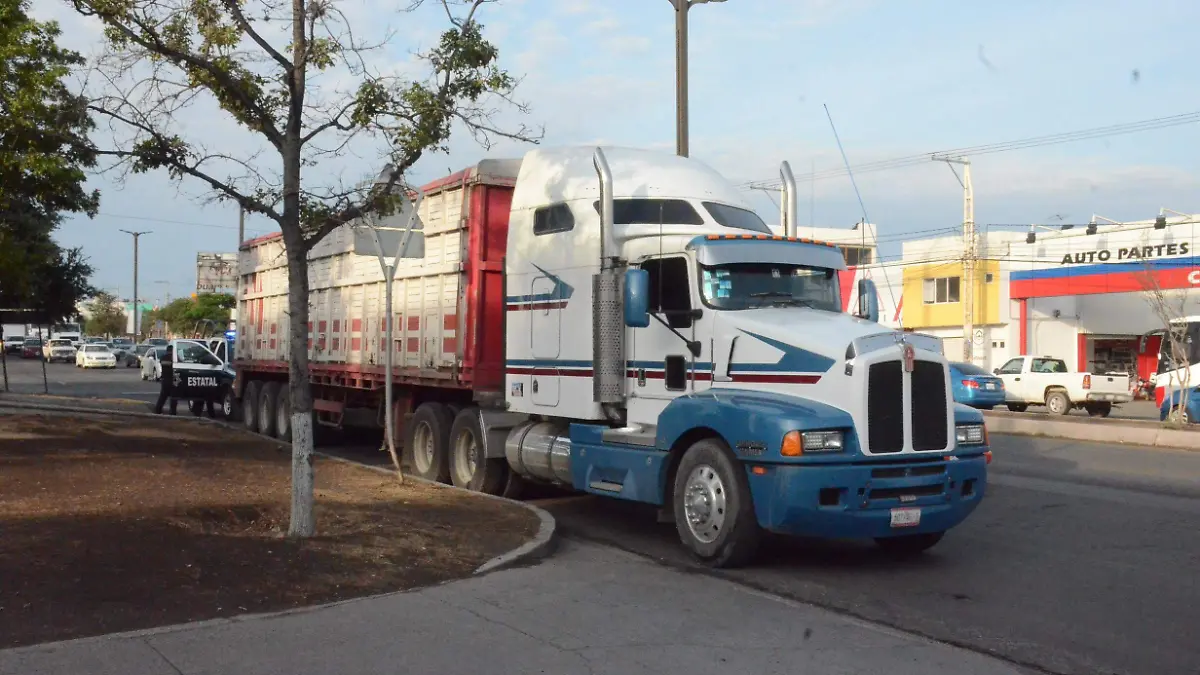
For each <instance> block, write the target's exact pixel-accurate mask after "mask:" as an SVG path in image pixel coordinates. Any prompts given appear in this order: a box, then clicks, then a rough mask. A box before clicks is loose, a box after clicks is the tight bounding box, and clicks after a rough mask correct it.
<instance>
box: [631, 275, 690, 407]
mask: <svg viewBox="0 0 1200 675" xmlns="http://www.w3.org/2000/svg"><path fill="white" fill-rule="evenodd" d="M641 267H642V269H644V270H646V271H647V273H648V274H649V277H650V279H649V281H650V313H651V314H652V315H654V316H653V317H652V318H651V319H650V325H649V326H646V327H645V328H632V329H630V330H629V333H628V337H629V339H628V344H627V349H626V353H627V356H626V358H627V360H628V367H627V371H626V375H627V376H628V381H629V392H630V401H629V418H630V420H631V421H633V422H638V423H642V424H654V423H656V422H657V419H658V415H659V413H660V412H662V410H663V408H665V407H666V405H667V403H669V402H670V401H671V400H672V399H674V398H675V397H677V396H679V395H681V394H685V393H688V392H689V391H693V390H694V389H695V386H696V381H697V379H701V378H705V377H707V376H708V372H709V370H710V369H708V368H705V367H704V366H703V364H697V361H698V359H697V358H696V357H693V356H692V354H691V352H689V351H688V346H687V343H686V341H685V339H686V340H695V339H696V325H695V323H696V319H695V317H694V316H693V310H694V308H695V300H694V299H693V298H694V294H693V284H692V279H693V277H694V275H693V274H691V272H690V270H691V266H690V264H689V262H688V259H687V258H686V257H685V256H680V255H670V256H664V257H662V258H651V259H649V260H646V261H644V262H643V263H642V265H641ZM655 317H657V318H655ZM660 319H661V320H660ZM664 322H665V323H666V324H667V325H666V326H664V325H663V323H664ZM672 329H673V330H672ZM676 333H678V335H677V334H676ZM680 336H682V338H681V337H680ZM706 351H707V349H705V350H704V351H702V352H701V357H700V358H703V357H704V355H705V353H706ZM709 360H711V359H709ZM698 366H699V367H698ZM707 387H708V385H707V384H704V385H702V388H707Z"/></svg>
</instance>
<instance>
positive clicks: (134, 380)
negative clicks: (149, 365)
mask: <svg viewBox="0 0 1200 675" xmlns="http://www.w3.org/2000/svg"><path fill="white" fill-rule="evenodd" d="M5 364H6V365H7V370H8V391H11V392H13V393H17V394H45V393H49V394H58V395H64V396H82V397H88V398H127V399H134V400H138V401H153V400H154V398H155V397H156V396H157V395H158V383H156V382H143V381H142V380H141V371H139V370H138V369H137V368H125V367H123V366H122V367H118V368H116V369H114V370H100V369H95V370H84V369H82V368H76V367H75V365H74V364H73V363H47V364H46V371H45V381H44V382H43V377H42V363H41V362H40V361H34V360H32V359H28V360H27V359H22V358H20V357H17V356H15V355H12V354H9V355H8V356H7V358H6V360H5ZM0 384H2V383H0ZM47 389H49V391H47Z"/></svg>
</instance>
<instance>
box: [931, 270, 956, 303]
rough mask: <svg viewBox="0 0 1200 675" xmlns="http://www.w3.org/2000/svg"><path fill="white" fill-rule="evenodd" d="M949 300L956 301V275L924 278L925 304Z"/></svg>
mask: <svg viewBox="0 0 1200 675" xmlns="http://www.w3.org/2000/svg"><path fill="white" fill-rule="evenodd" d="M950 302H958V277H938V278H937V279H926V280H925V304H927V305H941V304H945V303H950Z"/></svg>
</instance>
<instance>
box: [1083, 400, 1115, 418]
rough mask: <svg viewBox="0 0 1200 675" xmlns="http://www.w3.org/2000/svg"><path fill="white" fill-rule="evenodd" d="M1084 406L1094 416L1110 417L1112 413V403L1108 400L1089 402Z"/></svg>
mask: <svg viewBox="0 0 1200 675" xmlns="http://www.w3.org/2000/svg"><path fill="white" fill-rule="evenodd" d="M1084 407H1085V408H1086V409H1087V413H1088V414H1089V415H1091V416H1092V417H1108V416H1109V415H1111V414H1112V404H1111V403H1109V402H1107V401H1105V402H1104V403H1089V404H1087V405H1086V406H1084Z"/></svg>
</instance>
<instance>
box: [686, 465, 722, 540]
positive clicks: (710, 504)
mask: <svg viewBox="0 0 1200 675" xmlns="http://www.w3.org/2000/svg"><path fill="white" fill-rule="evenodd" d="M725 512H726V491H725V484H724V483H723V482H721V476H720V474H718V473H717V470H716V469H714V468H712V467H711V466H708V465H707V464H701V465H700V466H698V467H696V468H695V469H692V472H691V473H690V474H688V478H687V482H686V483H684V489H683V513H684V517H685V518H686V519H687V525H688V529H689V530H691V532H692V536H693V537H695V538H696V539H699V540H700V541H701V542H703V543H705V544H711V543H712V542H714V541H716V540H717V537H719V536H720V535H721V529H722V528H723V527H724V525H725Z"/></svg>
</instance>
